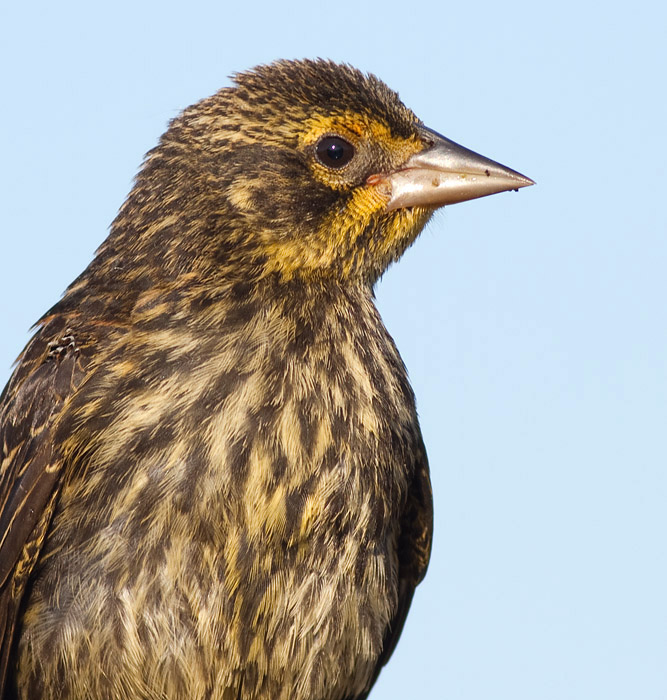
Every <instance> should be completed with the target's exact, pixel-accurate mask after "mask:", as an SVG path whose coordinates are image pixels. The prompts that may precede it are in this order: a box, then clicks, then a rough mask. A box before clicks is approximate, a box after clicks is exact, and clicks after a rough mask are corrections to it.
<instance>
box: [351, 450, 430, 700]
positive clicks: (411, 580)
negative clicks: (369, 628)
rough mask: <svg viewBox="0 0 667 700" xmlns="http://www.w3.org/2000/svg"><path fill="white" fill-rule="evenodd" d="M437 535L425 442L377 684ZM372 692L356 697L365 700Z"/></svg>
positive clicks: (404, 528) (403, 527) (407, 510)
mask: <svg viewBox="0 0 667 700" xmlns="http://www.w3.org/2000/svg"><path fill="white" fill-rule="evenodd" d="M432 535H433V494H432V491H431V478H430V476H429V469H428V459H427V457H426V449H425V448H424V443H423V442H421V439H420V446H419V453H418V455H417V464H416V468H415V474H414V477H413V480H412V485H411V487H410V491H409V493H408V500H407V503H406V506H405V510H404V511H403V517H402V519H401V533H400V536H399V541H398V562H399V572H398V576H399V591H398V607H397V609H396V614H395V615H394V618H393V620H392V621H391V624H390V625H389V629H388V630H387V633H386V635H385V638H384V643H383V647H382V654H381V655H380V658H379V659H378V662H377V666H376V667H375V672H374V675H373V682H372V683H371V685H370V687H369V691H368V692H370V688H372V687H373V685H374V684H375V681H376V680H377V677H378V676H379V675H380V671H381V670H382V667H383V666H384V665H385V664H386V663H387V661H389V658H390V657H391V655H392V653H393V652H394V649H395V648H396V644H397V643H398V638H399V637H400V636H401V632H402V631H403V625H404V624H405V619H406V617H407V616H408V610H409V609H410V604H411V603H412V596H413V595H414V592H415V588H416V587H417V584H419V583H420V581H421V580H422V579H423V578H424V576H425V575H426V569H427V567H428V561H429V558H430V556H431V541H432ZM367 696H368V693H366V694H365V695H362V696H361V697H359V698H357V699H356V700H365V698H366V697H367Z"/></svg>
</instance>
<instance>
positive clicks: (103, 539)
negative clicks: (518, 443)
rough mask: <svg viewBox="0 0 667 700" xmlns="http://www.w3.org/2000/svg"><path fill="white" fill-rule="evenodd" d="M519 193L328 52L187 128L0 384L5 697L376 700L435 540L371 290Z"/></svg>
mask: <svg viewBox="0 0 667 700" xmlns="http://www.w3.org/2000/svg"><path fill="white" fill-rule="evenodd" d="M443 149H444V150H447V149H449V150H447V153H448V154H449V155H448V157H449V158H450V160H451V158H452V155H451V154H452V153H453V154H454V155H455V160H456V158H458V161H456V162H457V167H456V168H453V169H452V168H449V170H448V169H447V167H448V166H447V167H445V166H443V165H442V163H441V162H440V161H438V162H436V161H437V160H438V157H441V156H442V152H443ZM457 149H458V150H457ZM434 154H435V156H434ZM438 154H440V156H438ZM436 156H437V157H436ZM442 157H444V156H442ZM442 157H441V160H442ZM425 158H426V159H428V158H431V160H432V161H433V162H434V163H435V165H433V163H431V165H429V164H428V163H426V160H425ZM434 158H435V160H434ZM425 163H426V165H425ZM461 163H463V164H464V165H465V168H462V166H461ZM466 168H467V169H466ZM475 168H476V170H475ZM503 177H504V178H505V180H504V181H503V182H502V183H501V182H500V180H501V179H502V178H503ZM420 178H421V180H420ZM457 178H458V182H459V184H458V185H457V184H456V182H455V181H456V180H457ZM475 178H477V179H478V180H479V184H478V186H477V189H476V190H474V191H473V190H471V189H470V181H471V179H475ZM464 181H466V182H464ZM452 183H454V184H453V185H452ZM489 183H493V186H491V185H490V184H489ZM525 184H530V181H528V180H527V179H525V178H523V179H522V176H519V175H518V174H516V173H513V171H510V170H508V169H504V168H502V166H498V165H497V164H495V163H493V162H492V161H487V160H485V159H483V158H481V156H476V155H475V154H472V153H471V152H468V151H465V149H461V148H460V147H457V146H455V144H452V143H451V142H448V141H446V140H444V139H442V137H439V136H438V135H436V134H434V133H433V132H430V131H428V130H427V129H425V128H424V127H422V126H421V124H420V123H419V122H418V120H417V119H416V118H415V116H414V115H413V114H412V112H410V111H409V110H408V109H407V108H406V107H404V106H403V104H402V103H401V102H400V101H399V100H398V97H397V96H396V95H395V94H394V93H393V92H391V91H390V90H389V89H388V88H387V87H386V86H385V85H384V84H383V83H381V82H380V81H379V80H377V79H376V78H374V77H372V76H364V75H363V74H361V73H359V72H358V71H356V70H354V69H352V68H349V67H347V66H339V65H335V64H333V63H330V62H326V61H298V62H287V61H283V62H278V63H275V64H272V65H271V66H266V67H260V68H258V69H256V70H255V71H253V72H249V73H244V74H241V75H238V76H236V79H235V86H234V87H232V88H226V89H223V90H221V91H220V92H219V93H217V94H216V95H214V96H213V97H211V98H209V99H206V100H203V101H202V102H200V103H198V104H196V105H194V106H193V107H190V108H188V109H186V110H185V111H184V112H183V114H181V115H180V116H179V117H177V118H176V119H175V120H174V121H173V122H172V124H171V125H170V127H169V129H168V131H167V132H166V133H165V134H164V136H163V137H162V139H161V140H160V143H159V144H158V146H157V147H156V148H155V149H154V150H153V151H151V152H150V153H149V154H148V155H147V157H146V161H145V163H144V165H143V167H142V169H141V172H140V173H139V175H138V177H137V180H136V184H135V186H134V188H133V190H132V192H131V193H130V195H129V197H128V199H127V201H126V202H125V204H124V205H123V207H122V208H121V210H120V212H119V214H118V217H117V218H116V220H115V221H114V223H113V225H112V229H111V233H110V235H109V237H108V239H107V240H106V241H105V242H104V244H103V245H102V246H101V248H100V249H99V251H98V252H97V255H96V257H95V259H94V260H93V262H92V263H91V264H90V265H89V267H88V268H87V269H86V270H85V271H84V272H83V274H82V275H81V276H80V277H79V278H78V279H77V280H75V281H74V283H73V284H72V285H71V286H70V287H69V288H68V289H67V291H66V293H65V295H64V297H63V299H62V300H61V301H60V302H58V303H57V304H56V305H55V306H54V307H53V308H52V309H51V310H50V311H49V312H48V313H47V314H46V315H45V316H44V317H43V318H42V319H41V321H40V323H39V327H38V330H37V332H36V334H35V336H34V337H33V338H32V340H31V341H30V343H29V344H28V346H27V347H26V349H25V350H24V352H23V353H22V355H21V357H20V358H19V363H18V367H17V369H16V371H15V373H14V375H13V377H12V378H11V380H10V382H9V384H8V385H7V387H6V388H5V391H4V393H3V394H2V399H1V403H0V430H1V441H2V442H1V450H2V452H1V455H0V457H1V462H0V644H1V646H0V662H1V666H0V674H1V680H2V681H4V687H5V691H4V692H5V694H4V695H2V693H1V692H0V695H2V697H18V698H24V699H27V698H30V699H31V700H34V699H36V698H43V699H55V698H109V699H111V698H114V699H118V700H120V699H122V698H150V699H152V700H158V699H160V700H175V699H177V698H183V699H185V698H188V699H190V700H196V699H201V700H204V699H218V700H261V699H269V698H270V699H271V700H357V699H360V698H364V697H366V694H367V693H368V691H369V689H370V687H371V685H372V684H373V682H374V680H375V678H376V677H377V674H378V673H379V670H380V668H381V666H382V665H383V664H384V663H385V662H386V660H387V658H388V657H389V655H390V654H391V652H392V650H393V648H394V646H395V644H396V641H397V639H398V636H399V635H400V632H401V628H402V625H403V621H404V619H405V615H406V613H407V610H408V607H409V606H410V601H411V599H412V595H413V591H414V589H415V586H416V585H417V584H418V583H419V581H420V580H421V579H422V577H423V576H424V573H425V570H426V566H427V563H428V558H429V551H430V546H431V525H432V513H431V491H430V484H429V476H428V466H427V461H426V455H425V451H424V446H423V443H422V439H421V435H420V431H419V426H418V423H417V417H416V412H415V405H414V397H413V394H412V391H411V389H410V386H409V384H408V380H407V375H406V371H405V368H404V366H403V363H402V361H401V359H400V356H399V354H398V352H397V350H396V348H395V346H394V344H393V342H392V340H391V338H390V337H389V335H388V334H387V331H386V330H385V328H384V326H383V324H382V321H381V319H380V317H379V315H378V312H377V310H376V308H375V306H374V303H373V291H372V290H373V285H374V283H375V281H376V280H377V278H378V276H379V275H380V274H381V273H382V272H383V271H384V270H385V268H386V267H387V265H388V264H389V263H390V262H391V261H392V260H395V259H397V258H398V257H399V256H400V255H401V254H402V252H403V251H404V250H405V248H406V247H407V246H408V245H410V244H411V243H412V242H413V240H414V239H415V238H416V236H417V235H418V233H419V232H420V230H421V229H422V227H423V226H424V224H425V223H426V221H427V220H428V218H429V216H430V214H431V213H432V211H433V210H434V209H435V208H436V207H437V206H441V205H442V204H444V203H448V202H451V201H460V200H461V199H466V198H470V197H473V196H481V195H484V194H490V193H491V192H494V191H501V190H503V189H510V188H516V187H521V186H524V185H525ZM410 187H412V189H410ZM466 188H467V189H466ZM444 190H447V191H446V192H445V191H444Z"/></svg>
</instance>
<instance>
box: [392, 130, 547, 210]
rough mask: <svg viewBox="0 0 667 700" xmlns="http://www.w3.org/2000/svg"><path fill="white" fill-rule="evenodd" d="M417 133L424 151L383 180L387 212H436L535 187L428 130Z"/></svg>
mask: <svg viewBox="0 0 667 700" xmlns="http://www.w3.org/2000/svg"><path fill="white" fill-rule="evenodd" d="M420 132H421V136H422V140H423V141H424V142H425V144H426V148H425V149H424V150H423V151H420V152H419V153H416V154H415V155H413V156H411V157H410V158H409V159H408V160H407V161H406V162H405V163H404V164H403V165H402V166H401V168H400V170H397V171H396V172H394V173H391V174H390V175H388V176H386V178H385V180H384V184H385V186H387V185H388V186H389V188H391V196H390V199H389V202H388V203H387V210H389V211H391V210H392V209H401V208H403V207H434V208H436V207H441V206H443V205H445V204H455V203H456V202H465V201H466V200H467V199H475V198H477V197H486V195H489V194H496V193H497V192H506V191H507V190H518V189H519V188H520V187H528V185H534V184H535V183H534V182H533V181H532V180H531V179H530V178H528V177H526V176H525V175H521V174H520V173H517V172H516V170H511V169H510V168H506V167H505V166H504V165H500V163H496V162H495V161H493V160H489V159H488V158H485V157H484V156H481V155H479V153H475V152H474V151H469V150H468V149H467V148H464V147H463V146H459V144H458V143H454V142H453V141H450V140H449V139H446V138H445V137H444V136H441V135H440V134H438V133H436V132H435V131H431V129H428V128H426V127H423V126H420Z"/></svg>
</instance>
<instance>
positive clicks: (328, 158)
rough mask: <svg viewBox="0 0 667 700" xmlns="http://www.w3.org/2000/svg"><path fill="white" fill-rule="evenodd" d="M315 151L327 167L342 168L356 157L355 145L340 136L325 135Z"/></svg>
mask: <svg viewBox="0 0 667 700" xmlns="http://www.w3.org/2000/svg"><path fill="white" fill-rule="evenodd" d="M315 153H316V154H317V159H318V160H319V161H320V163H322V165H326V166H327V168H342V167H343V166H344V165H347V164H348V163H349V162H350V161H351V160H352V158H353V157H354V146H353V145H352V144H351V143H348V142H347V141H346V140H345V139H342V138H340V136H325V137H324V138H323V139H322V140H321V141H320V142H319V143H318V144H317V146H316V147H315Z"/></svg>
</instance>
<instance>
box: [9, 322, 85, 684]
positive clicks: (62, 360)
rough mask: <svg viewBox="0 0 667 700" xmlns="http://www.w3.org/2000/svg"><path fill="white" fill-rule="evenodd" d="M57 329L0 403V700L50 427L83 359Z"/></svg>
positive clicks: (48, 487) (39, 532)
mask: <svg viewBox="0 0 667 700" xmlns="http://www.w3.org/2000/svg"><path fill="white" fill-rule="evenodd" d="M63 326H64V324H63V323H62V321H60V320H59V319H57V318H52V319H49V318H46V319H44V321H43V326H42V329H41V331H39V332H38V333H37V334H36V335H35V337H34V338H33V339H32V340H31V341H30V343H29V344H28V346H27V347H26V349H25V350H24V351H23V353H22V355H21V357H20V358H19V364H18V367H17V368H16V371H15V372H14V375H13V376H12V378H11V379H10V381H9V383H8V384H7V386H6V387H5V390H4V391H3V393H2V395H1V396H0V697H4V696H3V688H4V684H5V679H6V676H7V668H8V663H9V656H10V651H11V648H12V638H13V636H14V630H15V626H16V619H17V615H18V611H19V606H20V602H21V598H22V596H23V592H24V590H25V586H26V583H27V581H28V577H29V576H30V572H31V570H32V568H33V566H34V564H35V561H36V560H37V557H38V555H39V552H40V549H41V547H42V543H43V541H44V537H45V534H46V531H47V528H48V525H49V522H50V519H51V515H52V512H53V508H54V504H55V499H56V494H57V491H58V485H59V476H60V474H61V472H62V468H63V462H64V460H63V456H62V454H61V452H60V451H59V449H58V447H57V446H56V445H54V440H53V429H54V423H55V422H56V420H57V417H58V415H59V414H60V413H61V411H62V410H63V407H64V405H65V403H66V401H67V399H68V397H69V396H71V395H72V394H73V393H74V392H75V391H76V389H77V388H78V387H79V386H80V385H81V383H82V382H83V380H84V377H85V374H86V371H85V367H86V359H85V358H84V357H83V355H82V353H81V351H80V348H79V347H78V346H77V343H76V340H75V339H74V337H72V335H71V333H70V332H69V330H68V329H66V328H64V327H63ZM50 339H53V340H52V342H48V341H49V340H50Z"/></svg>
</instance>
